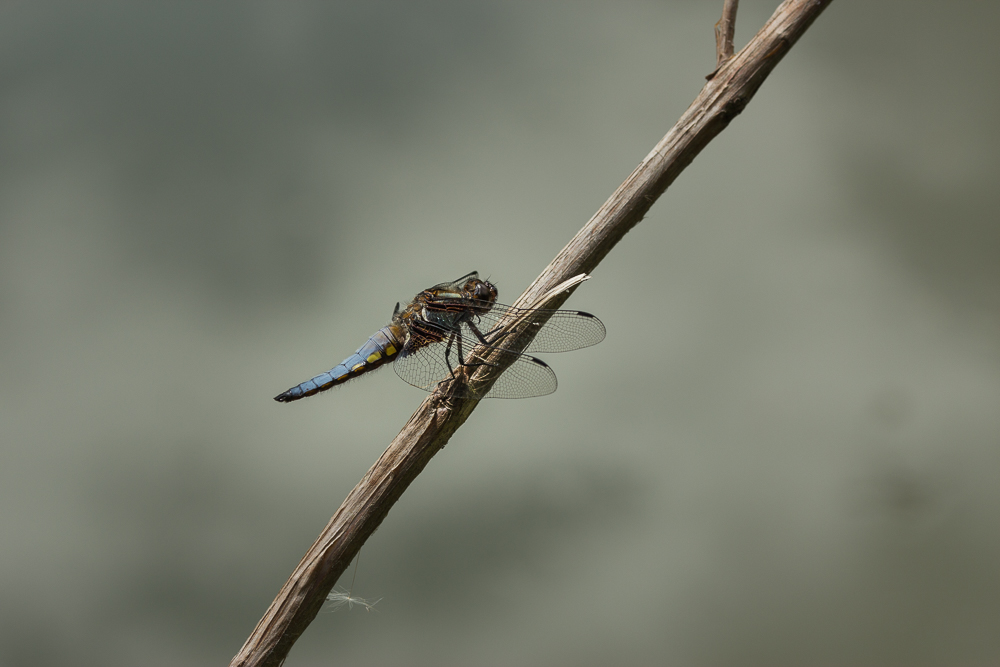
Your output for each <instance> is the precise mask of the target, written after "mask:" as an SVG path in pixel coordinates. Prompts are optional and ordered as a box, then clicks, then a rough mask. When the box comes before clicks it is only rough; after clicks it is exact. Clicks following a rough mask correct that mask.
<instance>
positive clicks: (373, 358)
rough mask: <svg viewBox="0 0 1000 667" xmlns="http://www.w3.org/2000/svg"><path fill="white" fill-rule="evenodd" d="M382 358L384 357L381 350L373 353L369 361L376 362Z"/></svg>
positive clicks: (370, 362)
mask: <svg viewBox="0 0 1000 667" xmlns="http://www.w3.org/2000/svg"><path fill="white" fill-rule="evenodd" d="M381 358H382V353H381V352H373V353H372V354H370V355H369V356H368V363H369V364H374V363H375V362H376V361H378V360H379V359H381Z"/></svg>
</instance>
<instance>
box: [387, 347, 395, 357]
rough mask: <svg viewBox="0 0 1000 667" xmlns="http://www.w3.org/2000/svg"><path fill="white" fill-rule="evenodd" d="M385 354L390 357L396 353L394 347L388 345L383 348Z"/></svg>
mask: <svg viewBox="0 0 1000 667" xmlns="http://www.w3.org/2000/svg"><path fill="white" fill-rule="evenodd" d="M385 354H386V356H387V357H391V356H392V355H394V354H396V348H394V347H393V346H392V345H390V346H389V347H387V348H385Z"/></svg>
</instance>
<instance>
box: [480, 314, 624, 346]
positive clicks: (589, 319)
mask: <svg viewBox="0 0 1000 667" xmlns="http://www.w3.org/2000/svg"><path fill="white" fill-rule="evenodd" d="M508 314H509V315H510V316H511V317H512V318H519V321H518V324H517V325H516V326H515V327H513V328H512V329H511V330H510V331H509V332H507V333H505V334H504V335H503V336H501V335H500V332H499V331H496V327H497V324H498V323H499V322H500V320H501V319H502V318H504V317H505V316H507V315H508ZM477 319H478V322H477V324H476V326H477V327H478V328H479V330H480V331H482V332H483V334H486V339H487V340H488V341H489V342H490V344H491V345H494V346H496V347H504V341H505V340H513V339H514V338H516V337H517V336H518V335H520V334H521V333H522V332H524V331H527V330H529V329H535V330H537V331H538V333H537V334H536V335H535V338H534V339H533V340H532V341H531V343H530V344H529V345H528V347H527V348H526V349H525V352H569V351H570V350H579V349H580V348H582V347H590V346H591V345H597V344H598V343H600V342H601V341H602V340H604V336H605V333H606V332H605V329H604V323H603V322H601V321H600V320H599V319H597V318H596V317H595V316H593V315H591V314H590V313H586V312H584V311H582V310H545V309H541V308H538V309H527V308H512V307H511V306H505V305H503V304H500V303H495V304H493V307H492V308H491V309H490V311H489V312H488V313H486V314H485V315H480V316H478V318H477ZM487 332H488V333H487Z"/></svg>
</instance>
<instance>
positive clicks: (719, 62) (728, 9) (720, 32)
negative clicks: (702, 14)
mask: <svg viewBox="0 0 1000 667" xmlns="http://www.w3.org/2000/svg"><path fill="white" fill-rule="evenodd" d="M739 5H740V0H726V1H725V4H723V5H722V18H720V19H719V22H718V23H716V24H715V58H716V60H715V71H716V72H718V71H719V68H720V67H722V66H723V65H725V64H726V61H727V60H729V59H730V58H732V57H733V37H734V36H735V35H736V9H737V8H738V7H739ZM713 74H714V72H713ZM708 78H712V75H711V74H710V75H709V76H708Z"/></svg>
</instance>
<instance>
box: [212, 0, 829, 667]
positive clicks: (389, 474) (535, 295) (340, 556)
mask: <svg viewBox="0 0 1000 667" xmlns="http://www.w3.org/2000/svg"><path fill="white" fill-rule="evenodd" d="M831 1H832V0H785V1H784V2H783V3H782V4H781V5H780V6H779V7H778V9H777V10H775V12H774V15H773V16H771V18H770V19H769V20H768V22H767V23H766V24H765V25H764V27H763V28H761V30H760V32H758V33H757V35H756V36H754V38H753V39H752V40H750V43H749V44H747V46H746V47H745V48H744V49H743V50H742V51H740V53H739V54H737V55H736V56H735V57H733V58H731V59H729V60H728V61H727V62H726V63H725V64H724V65H723V66H722V67H721V68H719V70H718V72H717V73H716V75H715V76H714V77H713V78H712V79H711V80H710V81H709V82H708V83H706V85H705V87H704V88H703V89H702V91H701V92H700V93H699V94H698V97H697V98H696V99H695V100H694V102H693V103H692V104H691V106H690V107H688V109H687V111H685V112H684V114H683V115H682V116H681V118H680V120H678V121H677V123H676V124H675V125H674V127H673V128H672V129H671V130H670V131H669V132H668V133H667V135H666V136H665V137H663V139H661V140H660V142H659V143H658V144H656V146H655V147H654V148H653V150H652V151H651V152H650V153H649V155H647V156H646V157H645V158H644V159H643V160H642V162H641V163H640V164H639V166H638V167H636V168H635V170H634V171H633V172H632V173H631V174H630V175H629V177H628V178H627V179H625V182H624V183H622V185H621V186H620V187H619V188H618V189H617V190H616V191H615V193H614V194H613V195H611V197H610V198H609V199H608V200H607V201H606V202H605V203H604V205H603V206H601V208H600V209H599V210H598V211H597V213H596V214H594V217H592V218H591V219H590V221H589V222H588V223H587V224H586V225H585V226H584V227H583V229H581V230H580V231H579V232H578V233H577V234H576V236H574V237H573V239H572V240H571V241H570V242H569V243H568V244H567V245H566V247H565V248H563V249H562V251H560V253H559V254H558V255H557V256H556V258H555V259H554V260H553V261H552V262H551V263H550V264H549V266H548V267H546V269H545V270H544V271H543V272H542V274H541V275H540V276H539V277H538V278H537V279H535V281H534V282H533V283H532V284H531V286H529V287H528V289H527V290H526V291H525V292H524V294H522V295H521V297H520V298H518V300H517V302H516V303H515V305H517V306H521V307H528V306H531V305H533V304H538V303H540V302H544V303H545V305H546V306H547V307H549V308H557V307H559V305H561V304H562V303H563V302H564V301H565V300H566V298H568V296H569V293H570V292H571V291H572V290H573V289H574V288H575V285H573V286H571V287H569V288H568V291H567V290H566V289H564V288H562V287H561V286H560V284H561V283H563V282H565V281H566V280H570V279H572V278H573V277H574V276H580V275H581V274H587V273H590V272H592V271H593V269H594V268H595V267H596V266H597V265H598V264H599V263H600V262H601V260H602V259H603V258H604V257H605V255H607V254H608V252H610V251H611V249H612V248H613V247H614V246H615V244H616V243H618V241H620V240H621V239H622V237H623V236H625V234H626V233H627V232H628V231H629V230H630V229H632V227H634V226H635V225H636V224H637V223H638V222H639V221H640V220H642V218H643V216H644V215H645V214H646V211H648V210H649V208H650V206H652V205H653V202H655V201H656V199H657V198H658V197H659V196H660V194H662V193H663V191H664V190H666V188H667V186H669V185H670V184H671V183H672V182H673V181H674V179H675V178H677V176H678V175H679V174H680V173H681V171H683V170H684V168H685V167H686V166H687V165H689V164H690V163H691V161H692V160H693V159H694V158H695V156H696V155H697V154H698V153H699V152H701V150H702V149H703V148H704V147H705V146H706V145H707V144H708V143H709V141H711V140H712V139H713V138H714V137H715V136H716V135H717V134H719V133H720V132H721V131H722V130H723V129H725V127H726V126H727V125H728V124H729V122H730V121H731V120H732V119H733V118H735V117H736V116H737V115H739V114H740V112H742V111H743V108H744V107H745V106H746V105H747V103H748V102H749V101H750V100H751V98H753V96H754V94H755V93H756V92H757V89H758V88H760V85H761V84H762V83H763V82H764V79H766V78H767V76H768V74H770V72H771V70H772V69H774V67H775V65H777V64H778V62H779V61H780V60H781V59H782V58H783V57H784V55H785V54H786V53H788V50H789V49H791V47H792V45H793V44H795V42H796V40H798V38H799V37H800V36H801V35H802V33H803V32H805V30H806V29H807V28H808V27H809V25H810V24H811V23H812V22H813V21H814V20H815V19H816V17H817V16H819V14H820V13H821V12H822V11H823V10H824V9H825V8H826V6H827V5H828V4H830V2H831ZM734 4H735V3H734ZM557 286H560V287H559V289H555V290H554V289H553V288H556V287H557ZM543 295H544V296H543ZM508 324H509V323H508ZM524 343H525V344H526V343H527V341H524ZM478 368H479V370H477V371H476V377H475V378H474V379H473V381H475V382H476V383H477V384H478V383H480V382H481V383H484V385H486V384H489V383H491V381H492V380H495V379H496V377H495V376H493V377H491V376H490V374H491V373H494V374H496V373H497V369H494V368H492V367H490V366H480V367H478ZM447 390H448V387H447V386H442V387H441V388H439V390H438V391H435V392H434V393H433V394H431V395H430V396H429V397H427V399H426V400H424V402H423V403H422V404H421V405H420V407H419V408H418V409H417V411H416V412H415V413H413V416H412V417H410V420H409V421H408V422H407V423H406V425H405V426H404V427H403V430H402V431H400V433H399V435H397V436H396V438H395V439H394V440H393V441H392V443H391V444H390V445H389V448H388V449H386V451H385V452H384V453H383V454H382V456H381V457H380V458H379V459H378V461H376V462H375V465H374V466H372V468H371V469H370V470H369V471H368V472H367V474H365V476H364V478H362V480H361V481H360V482H359V483H358V485H357V486H355V487H354V489H353V490H352V491H351V492H350V493H349V494H348V496H347V498H346V499H345V500H344V503H343V504H342V505H341V506H340V509H338V510H337V512H336V514H334V515H333V518H332V519H330V522H329V523H328V524H327V525H326V528H324V529H323V532H322V533H321V534H320V536H319V538H317V540H316V542H315V543H314V544H313V545H312V547H310V548H309V551H308V552H306V555H305V556H304V557H303V558H302V561H301V562H300V563H299V564H298V566H297V567H296V568H295V570H294V571H293V572H292V574H291V576H290V577H289V578H288V581H287V582H286V583H285V585H284V586H283V587H282V589H281V591H280V592H279V593H278V596H277V597H276V598H275V599H274V602H272V603H271V606H270V607H269V608H268V610H267V612H266V613H265V614H264V617H263V618H262V619H261V620H260V622H259V623H258V624H257V627H256V628H254V631H253V633H251V635H250V637H249V639H247V641H246V643H245V644H244V645H243V648H241V649H240V651H239V653H238V654H237V655H236V656H235V657H234V658H233V660H232V662H231V665H232V667H236V666H249V665H253V666H264V665H267V666H277V665H280V664H281V663H282V662H284V660H285V658H286V657H287V655H288V652H289V650H290V649H291V647H292V645H293V644H294V643H295V641H296V640H297V639H298V637H299V636H300V635H301V634H302V632H303V631H305V629H306V627H307V626H308V625H309V623H310V622H312V620H313V618H314V617H315V616H316V614H317V613H319V610H320V608H321V607H322V606H323V602H324V601H325V600H326V596H327V594H328V593H329V592H330V590H331V589H332V588H333V586H334V584H335V583H336V582H337V579H338V578H339V577H340V575H341V574H342V573H343V571H344V570H345V569H346V568H347V566H348V565H349V564H350V562H351V559H352V558H354V555H355V554H356V553H357V551H358V549H359V548H360V547H361V545H362V544H364V542H365V540H367V539H368V537H369V536H370V535H371V534H372V533H373V532H374V531H375V529H376V528H377V527H378V525H379V524H380V523H381V522H382V520H383V519H384V518H385V516H386V514H388V512H389V509H390V508H391V507H392V505H393V504H394V503H395V502H396V501H397V500H398V499H399V497H400V496H401V495H402V494H403V491H405V490H406V488H407V487H408V486H409V485H410V483H411V482H412V481H413V480H414V479H415V478H416V477H417V475H419V474H420V472H421V471H422V470H423V469H424V466H426V465H427V463H428V461H430V459H431V457H433V456H434V455H435V454H436V453H437V452H438V451H439V450H440V449H441V448H442V447H444V446H445V444H446V443H447V442H448V440H449V439H450V438H451V436H452V434H453V433H454V432H455V431H456V430H457V429H458V428H459V427H460V426H461V425H462V424H463V423H464V422H465V420H466V419H467V418H468V417H469V415H470V414H471V413H472V411H473V410H474V409H475V408H476V405H477V404H478V401H476V400H475V399H469V398H457V397H454V396H449V395H448V393H447Z"/></svg>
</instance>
